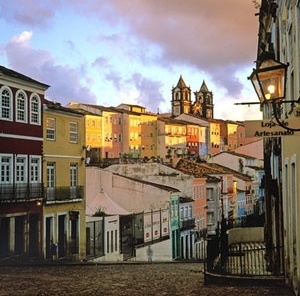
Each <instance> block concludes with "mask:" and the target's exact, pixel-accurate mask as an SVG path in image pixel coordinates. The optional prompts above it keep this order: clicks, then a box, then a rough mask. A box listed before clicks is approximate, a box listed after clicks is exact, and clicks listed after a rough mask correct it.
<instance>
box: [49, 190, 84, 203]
mask: <svg viewBox="0 0 300 296" xmlns="http://www.w3.org/2000/svg"><path fill="white" fill-rule="evenodd" d="M83 189H84V187H83V186H74V187H67V186H66V187H53V188H46V189H45V199H46V201H64V200H72V199H81V198H83V197H84V195H83V193H84V190H83Z"/></svg>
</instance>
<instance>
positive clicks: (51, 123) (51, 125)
mask: <svg viewBox="0 0 300 296" xmlns="http://www.w3.org/2000/svg"><path fill="white" fill-rule="evenodd" d="M46 138H47V140H55V119H54V118H47V120H46Z"/></svg>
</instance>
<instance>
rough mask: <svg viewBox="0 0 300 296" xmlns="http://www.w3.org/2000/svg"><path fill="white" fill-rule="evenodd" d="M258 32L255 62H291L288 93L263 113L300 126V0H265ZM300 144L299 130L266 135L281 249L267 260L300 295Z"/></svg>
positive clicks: (273, 226)
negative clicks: (283, 133)
mask: <svg viewBox="0 0 300 296" xmlns="http://www.w3.org/2000/svg"><path fill="white" fill-rule="evenodd" d="M258 36H259V38H258V51H257V67H259V66H260V65H261V63H262V62H263V61H264V60H265V57H266V56H268V57H271V58H272V59H274V60H276V61H279V62H280V63H283V64H285V65H287V64H289V66H288V68H287V83H286V95H285V97H284V98H282V103H281V104H277V103H275V104H274V103H272V104H267V103H266V104H264V105H263V107H262V112H263V118H264V119H268V120H271V119H272V118H274V114H276V115H277V118H279V122H280V121H282V120H292V119H293V120H295V121H296V122H297V124H296V125H295V126H290V127H292V128H294V129H296V130H298V131H299V127H300V124H299V119H298V118H297V117H299V101H297V99H298V98H299V94H300V83H299V77H300V58H299V56H300V55H299V53H300V38H299V37H300V2H299V1H287V0H284V1H277V0H262V2H261V7H260V11H259V34H258ZM280 101H281V100H279V102H280ZM286 101H295V102H294V103H288V102H286ZM297 133H299V132H297ZM299 145H300V138H299V136H298V135H296V131H295V132H294V131H293V132H292V133H291V135H285V136H281V137H270V138H265V139H264V160H265V175H266V177H265V182H264V186H265V195H266V196H265V197H266V229H265V231H266V240H267V244H268V246H269V247H270V249H271V248H274V247H275V248H277V249H276V250H277V252H273V253H272V252H269V253H268V254H267V255H268V256H267V259H268V264H269V266H270V268H272V269H273V270H276V271H277V272H278V273H284V275H285V279H286V283H287V284H288V285H289V286H290V287H291V288H292V289H293V290H294V293H295V295H300V256H299V254H300V252H299V250H300V243H299V239H298V238H299V235H300V227H299V226H300V220H299V211H300V202H299V196H300V185H299V184H300V182H299V171H300V162H299ZM282 246H283V248H284V250H281V247H282Z"/></svg>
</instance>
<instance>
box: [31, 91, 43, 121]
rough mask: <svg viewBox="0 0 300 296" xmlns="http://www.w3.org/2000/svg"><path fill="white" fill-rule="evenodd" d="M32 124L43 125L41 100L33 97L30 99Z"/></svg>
mask: <svg viewBox="0 0 300 296" xmlns="http://www.w3.org/2000/svg"><path fill="white" fill-rule="evenodd" d="M30 123H31V124H41V112H40V98H39V97H38V95H33V96H32V97H31V99H30Z"/></svg>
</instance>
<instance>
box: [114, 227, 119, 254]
mask: <svg viewBox="0 0 300 296" xmlns="http://www.w3.org/2000/svg"><path fill="white" fill-rule="evenodd" d="M117 251H118V230H117V229H115V252H117Z"/></svg>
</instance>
